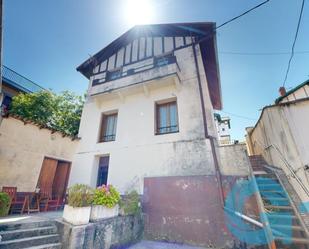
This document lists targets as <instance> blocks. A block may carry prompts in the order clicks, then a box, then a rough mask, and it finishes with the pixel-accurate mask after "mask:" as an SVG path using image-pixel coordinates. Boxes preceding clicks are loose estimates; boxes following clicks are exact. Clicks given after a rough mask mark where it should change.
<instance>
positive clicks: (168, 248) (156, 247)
mask: <svg viewBox="0 0 309 249" xmlns="http://www.w3.org/2000/svg"><path fill="white" fill-rule="evenodd" d="M128 249H203V247H195V246H188V245H180V244H172V243H165V242H154V241H141V242H139V243H137V244H135V245H133V246H130V247H129V248H128Z"/></svg>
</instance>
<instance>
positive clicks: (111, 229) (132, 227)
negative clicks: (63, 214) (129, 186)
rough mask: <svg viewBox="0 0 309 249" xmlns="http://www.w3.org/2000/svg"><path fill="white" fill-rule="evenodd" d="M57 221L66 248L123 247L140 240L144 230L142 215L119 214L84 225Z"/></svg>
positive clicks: (99, 248)
mask: <svg viewBox="0 0 309 249" xmlns="http://www.w3.org/2000/svg"><path fill="white" fill-rule="evenodd" d="M56 223H57V227H58V232H59V234H60V236H61V242H62V246H63V248H65V249H109V248H114V249H115V248H122V247H123V246H126V245H130V244H133V243H135V242H137V241H139V240H140V239H141V238H142V236H143V230H144V225H143V219H142V217H141V216H140V215H137V216H134V215H128V216H117V217H114V218H110V219H104V220H101V221H97V222H95V223H89V224H88V225H84V226H72V225H70V224H68V223H66V222H64V221H62V220H58V221H57V222H56Z"/></svg>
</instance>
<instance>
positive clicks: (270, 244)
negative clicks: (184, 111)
mask: <svg viewBox="0 0 309 249" xmlns="http://www.w3.org/2000/svg"><path fill="white" fill-rule="evenodd" d="M195 45H196V43H193V44H192V49H193V55H194V64H195V68H196V74H197V81H198V87H199V93H200V100H201V106H202V116H203V123H204V134H205V138H206V139H209V140H210V145H211V151H212V155H213V160H214V163H215V168H216V177H217V179H218V182H219V189H220V200H221V207H222V209H223V210H224V211H226V212H230V213H233V214H234V215H236V216H238V217H240V218H242V219H243V220H245V221H247V222H249V223H251V224H254V225H255V226H258V227H264V225H263V224H262V223H261V222H259V221H256V220H254V219H252V218H250V217H248V216H246V215H244V214H241V213H239V212H237V211H235V210H230V209H228V208H226V207H225V206H224V192H223V185H222V175H221V171H220V168H219V163H218V158H217V153H216V148H215V143H214V139H215V138H214V137H213V136H211V135H209V133H208V128H207V119H206V110H205V105H204V104H205V101H204V96H203V88H202V83H201V77H200V70H199V65H198V60H197V55H196V50H195ZM268 247H269V248H270V249H275V248H276V246H275V245H274V243H269V244H268Z"/></svg>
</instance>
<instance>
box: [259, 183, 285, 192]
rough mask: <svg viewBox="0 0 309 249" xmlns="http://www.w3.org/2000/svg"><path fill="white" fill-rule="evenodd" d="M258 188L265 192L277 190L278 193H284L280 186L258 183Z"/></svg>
mask: <svg viewBox="0 0 309 249" xmlns="http://www.w3.org/2000/svg"><path fill="white" fill-rule="evenodd" d="M257 185H258V188H259V190H260V191H264V190H270V191H273V190H276V191H283V192H284V190H283V188H282V186H281V185H280V184H265V183H258V184H257Z"/></svg>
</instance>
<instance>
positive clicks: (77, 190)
mask: <svg viewBox="0 0 309 249" xmlns="http://www.w3.org/2000/svg"><path fill="white" fill-rule="evenodd" d="M92 200H93V189H92V188H90V187H89V186H87V185H84V184H75V185H74V186H72V187H71V188H69V195H68V204H69V205H70V206H72V207H89V206H90V205H91V203H92Z"/></svg>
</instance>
